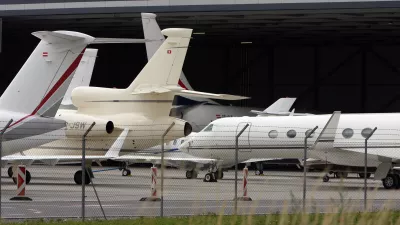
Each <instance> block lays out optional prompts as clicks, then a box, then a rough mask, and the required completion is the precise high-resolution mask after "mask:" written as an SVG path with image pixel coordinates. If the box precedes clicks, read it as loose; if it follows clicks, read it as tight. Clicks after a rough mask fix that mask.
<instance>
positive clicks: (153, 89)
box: [131, 84, 249, 101]
mask: <svg viewBox="0 0 400 225" xmlns="http://www.w3.org/2000/svg"><path fill="white" fill-rule="evenodd" d="M168 92H172V93H174V94H176V95H180V96H192V97H199V98H212V99H221V100H230V101H233V100H242V99H249V97H244V96H237V95H227V94H213V93H207V92H200V91H191V90H184V89H183V88H181V87H179V86H173V85H168V86H157V85H146V84H142V85H139V86H138V87H137V88H136V89H135V90H134V92H132V93H131V94H132V95H138V94H163V93H168Z"/></svg>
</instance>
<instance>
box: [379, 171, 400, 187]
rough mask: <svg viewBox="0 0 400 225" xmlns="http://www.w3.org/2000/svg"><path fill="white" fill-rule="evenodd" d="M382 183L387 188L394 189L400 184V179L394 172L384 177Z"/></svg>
mask: <svg viewBox="0 0 400 225" xmlns="http://www.w3.org/2000/svg"><path fill="white" fill-rule="evenodd" d="M382 184H383V187H384V188H385V189H393V188H395V187H396V186H398V185H399V179H398V177H397V176H395V175H394V174H388V175H387V176H386V177H385V178H384V179H382Z"/></svg>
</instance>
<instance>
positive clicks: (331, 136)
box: [312, 111, 341, 149]
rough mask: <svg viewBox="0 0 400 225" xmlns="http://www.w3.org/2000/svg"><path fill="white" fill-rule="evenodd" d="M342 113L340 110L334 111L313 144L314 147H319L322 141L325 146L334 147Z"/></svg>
mask: <svg viewBox="0 0 400 225" xmlns="http://www.w3.org/2000/svg"><path fill="white" fill-rule="evenodd" d="M340 114H341V112H340V111H335V112H333V114H332V116H331V117H330V118H329V120H328V122H327V123H326V125H325V127H324V129H322V131H321V133H320V135H319V136H318V138H317V140H316V141H315V143H314V145H313V146H312V149H318V146H319V145H320V144H322V143H323V144H324V148H329V147H331V148H333V142H334V141H335V136H336V130H337V127H338V124H339V120H340ZM327 145H328V146H327Z"/></svg>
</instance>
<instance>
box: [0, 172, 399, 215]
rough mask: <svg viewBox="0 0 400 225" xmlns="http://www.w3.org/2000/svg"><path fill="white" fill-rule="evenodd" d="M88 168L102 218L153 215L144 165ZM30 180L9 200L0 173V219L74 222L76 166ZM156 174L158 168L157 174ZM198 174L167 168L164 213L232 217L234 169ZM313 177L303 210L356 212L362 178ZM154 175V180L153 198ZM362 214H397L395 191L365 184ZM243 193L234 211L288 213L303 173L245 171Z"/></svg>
mask: <svg viewBox="0 0 400 225" xmlns="http://www.w3.org/2000/svg"><path fill="white" fill-rule="evenodd" d="M105 169H108V168H104V167H94V168H93V170H94V171H95V173H94V175H95V179H93V182H94V187H95V189H96V191H97V193H98V197H99V199H100V201H101V204H102V207H103V209H104V212H105V214H106V216H107V217H138V216H159V215H160V212H161V210H160V202H142V201H139V200H140V199H141V198H143V197H150V195H151V189H150V188H151V176H150V174H151V173H150V168H132V176H128V177H122V176H121V171H119V170H106V171H101V172H96V170H105ZM28 170H29V171H30V172H31V175H32V180H31V183H30V184H29V185H27V186H26V196H27V197H30V198H31V199H32V201H11V200H10V198H12V197H14V196H15V195H16V189H17V187H16V185H15V184H14V183H13V182H12V180H11V179H10V178H8V176H7V170H6V169H3V170H2V196H1V200H2V205H1V209H2V211H1V215H2V217H3V218H5V219H30V218H79V217H81V215H82V214H81V213H82V202H81V200H82V187H81V186H79V185H76V184H75V183H74V181H73V175H74V173H75V172H76V171H77V170H79V167H77V166H57V167H46V166H31V167H28ZM160 173H161V170H158V177H160ZM204 175H205V172H200V174H199V177H198V178H197V179H193V180H188V179H186V178H185V171H183V170H177V169H167V170H166V171H165V180H164V212H163V213H164V215H165V216H179V215H201V214H210V213H212V214H220V213H224V214H232V213H233V212H234V201H233V199H234V196H235V195H234V171H228V172H225V173H224V178H223V179H221V180H218V182H215V183H206V182H203V176H204ZM322 175H323V174H321V173H308V176H307V193H306V194H307V204H306V205H307V206H306V210H307V211H308V212H316V211H318V212H334V211H335V210H338V208H339V207H341V206H343V207H344V208H345V209H346V210H353V211H360V210H362V209H363V204H364V203H363V196H364V192H363V182H364V180H363V179H359V178H356V174H350V175H349V179H346V180H340V179H331V180H330V181H329V182H328V183H323V182H322V178H321V177H322ZM242 176H243V175H242V172H241V171H239V176H238V177H239V178H240V179H239V180H238V184H239V186H238V196H239V197H240V196H242V195H243V192H242V190H243V188H242V184H243V181H242ZM160 184H161V180H160V178H159V179H158V180H157V187H158V196H160V192H161V191H160ZM368 187H369V189H368V209H369V210H379V209H382V208H383V207H385V208H395V209H400V195H399V193H398V192H399V191H400V190H386V189H384V188H383V187H382V183H381V182H380V181H374V180H372V179H369V180H368ZM85 191H86V195H85V196H86V198H85V199H86V203H85V204H86V207H85V214H86V216H87V217H102V216H103V215H102V211H101V208H100V206H99V202H98V201H97V198H96V195H95V191H94V188H93V186H91V185H88V186H86V188H85ZM248 196H249V197H251V198H252V200H253V201H250V202H243V201H240V202H238V213H241V214H265V213H275V212H294V211H299V210H301V209H302V198H303V173H302V172H269V171H266V172H265V175H264V176H256V175H254V171H249V178H248Z"/></svg>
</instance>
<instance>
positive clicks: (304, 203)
mask: <svg viewBox="0 0 400 225" xmlns="http://www.w3.org/2000/svg"><path fill="white" fill-rule="evenodd" d="M317 129H318V126H316V127H314V129H312V130H311V131H310V132H308V133H307V131H306V137H305V138H304V159H303V213H305V212H306V194H307V149H308V146H307V140H308V138H310V136H311V135H312V134H313V133H314V132H315V131H316V130H317Z"/></svg>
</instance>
